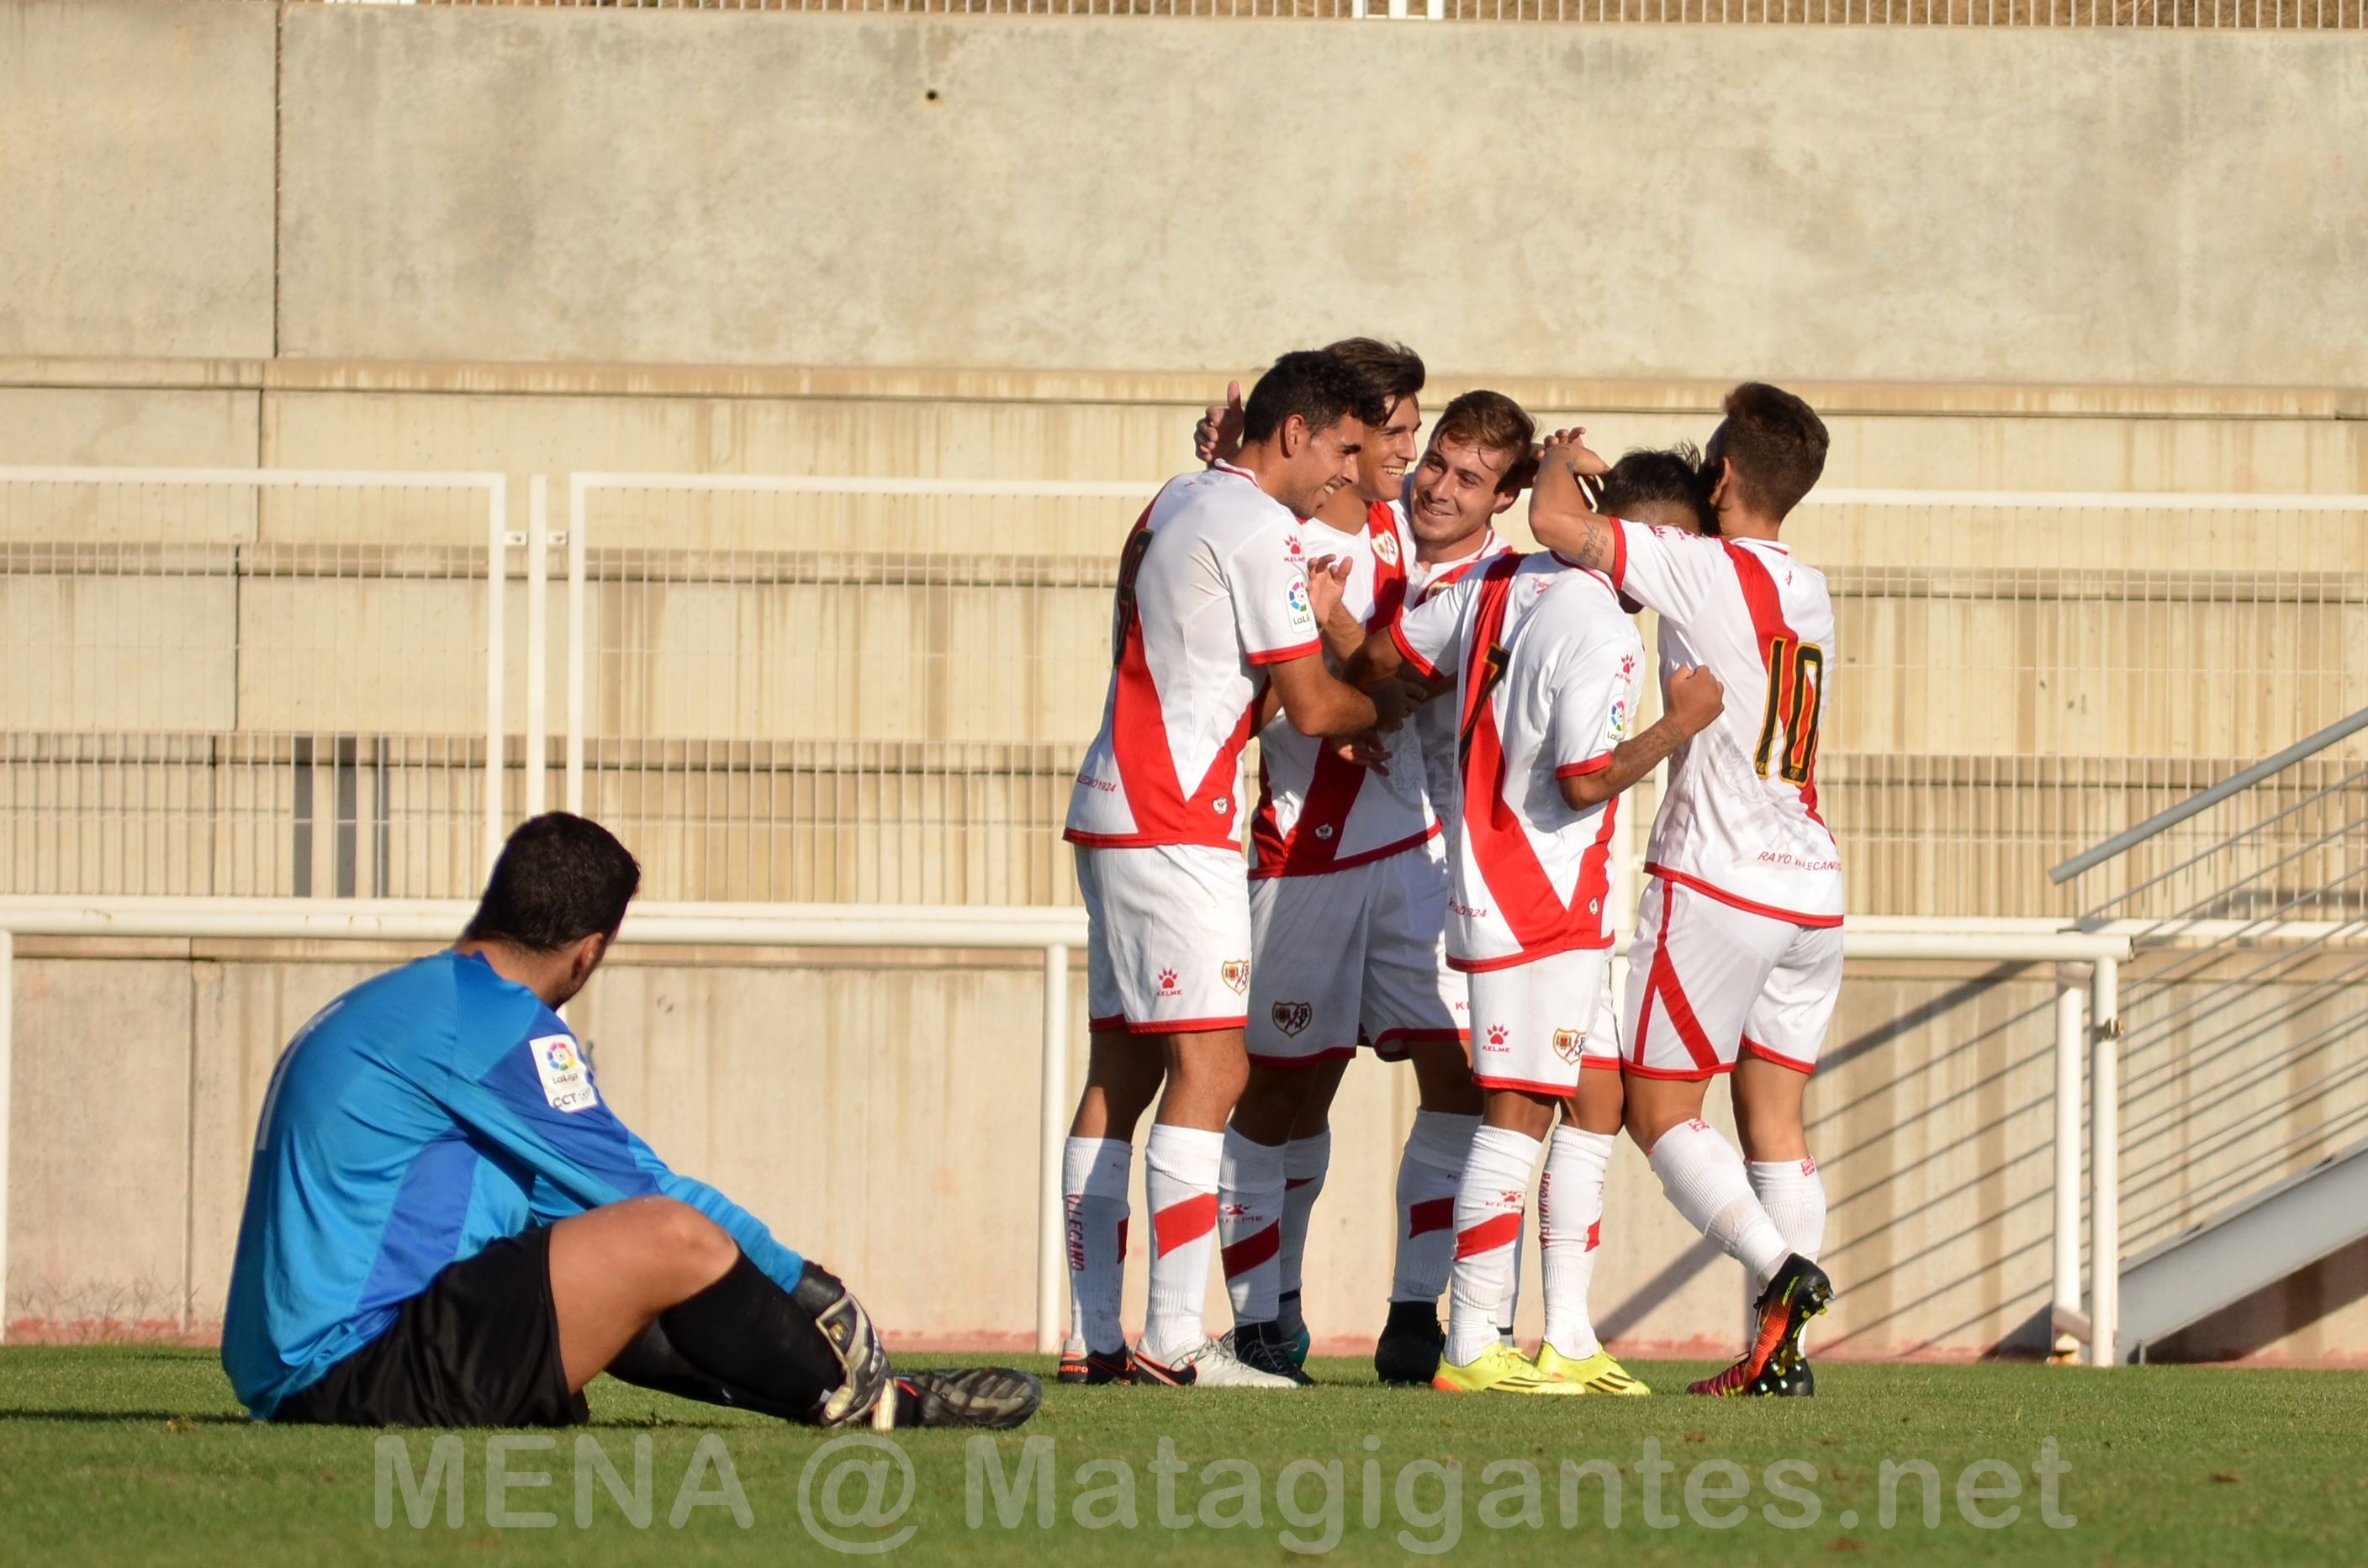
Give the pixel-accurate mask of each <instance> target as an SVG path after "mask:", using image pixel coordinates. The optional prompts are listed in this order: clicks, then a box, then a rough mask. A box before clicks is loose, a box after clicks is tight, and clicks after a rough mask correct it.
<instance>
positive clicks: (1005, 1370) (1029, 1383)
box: [893, 1367, 1044, 1429]
mask: <svg viewBox="0 0 2368 1568" xmlns="http://www.w3.org/2000/svg"><path fill="white" fill-rule="evenodd" d="M893 1386H894V1389H895V1391H896V1425H897V1426H986V1427H993V1428H997V1429H1000V1428H1002V1427H1006V1426H1019V1424H1020V1423H1021V1422H1023V1421H1025V1420H1027V1419H1028V1418H1029V1417H1030V1416H1031V1415H1035V1414H1036V1407H1037V1406H1038V1405H1039V1404H1042V1403H1043V1402H1044V1385H1043V1384H1042V1383H1040V1382H1038V1381H1036V1380H1035V1379H1034V1378H1033V1377H1031V1376H1030V1374H1028V1373H1026V1372H1022V1371H1017V1370H1015V1369H1012V1368H1009V1367H958V1368H951V1369H943V1370H935V1371H927V1372H900V1373H898V1374H897V1375H896V1378H895V1380H894V1384H893Z"/></svg>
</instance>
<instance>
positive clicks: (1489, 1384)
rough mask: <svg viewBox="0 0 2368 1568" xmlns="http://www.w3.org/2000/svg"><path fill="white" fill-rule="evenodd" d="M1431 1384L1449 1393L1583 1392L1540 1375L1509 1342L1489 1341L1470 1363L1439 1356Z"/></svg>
mask: <svg viewBox="0 0 2368 1568" xmlns="http://www.w3.org/2000/svg"><path fill="white" fill-rule="evenodd" d="M1430 1386H1431V1387H1433V1388H1435V1389H1442V1390H1444V1391H1446V1392H1449V1393H1550V1394H1576V1393H1585V1392H1587V1390H1586V1389H1584V1388H1582V1387H1581V1386H1580V1385H1578V1384H1577V1383H1565V1382H1557V1381H1554V1379H1552V1378H1548V1377H1545V1376H1543V1375H1541V1374H1540V1372H1539V1371H1538V1369H1537V1367H1536V1365H1535V1364H1534V1363H1533V1362H1531V1359H1530V1358H1528V1357H1527V1356H1524V1355H1522V1354H1521V1353H1520V1351H1518V1350H1516V1349H1514V1348H1513V1347H1512V1346H1509V1345H1504V1344H1497V1345H1491V1346H1488V1348H1487V1349H1486V1350H1483V1351H1482V1352H1481V1353H1480V1355H1479V1357H1478V1358H1476V1359H1474V1361H1473V1362H1472V1363H1471V1364H1470V1365H1469V1366H1463V1367H1459V1366H1457V1365H1456V1364H1455V1363H1454V1362H1452V1361H1449V1360H1446V1359H1444V1358H1442V1359H1441V1360H1440V1363H1439V1370H1438V1371H1437V1372H1436V1373H1434V1374H1433V1375H1432V1377H1431V1380H1430Z"/></svg>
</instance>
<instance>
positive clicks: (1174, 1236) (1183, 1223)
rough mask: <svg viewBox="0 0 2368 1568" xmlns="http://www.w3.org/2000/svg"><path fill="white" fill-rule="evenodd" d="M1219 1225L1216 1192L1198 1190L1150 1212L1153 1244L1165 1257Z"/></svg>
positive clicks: (1197, 1239) (1160, 1254)
mask: <svg viewBox="0 0 2368 1568" xmlns="http://www.w3.org/2000/svg"><path fill="white" fill-rule="evenodd" d="M1216 1228H1217V1195H1216V1194H1215V1193H1213V1192H1196V1193H1194V1194H1193V1195H1192V1196H1191V1197H1190V1198H1188V1199H1184V1201H1182V1202H1181V1203H1171V1204H1169V1205H1168V1206H1167V1208H1165V1209H1162V1210H1158V1211H1157V1212H1156V1213H1155V1214H1153V1215H1152V1216H1151V1239H1152V1244H1154V1245H1155V1246H1156V1247H1157V1248H1158V1249H1159V1256H1162V1257H1166V1256H1167V1255H1168V1254H1169V1253H1171V1252H1174V1251H1175V1250H1176V1249H1177V1248H1178V1247H1180V1246H1189V1245H1190V1244H1192V1243H1194V1242H1197V1241H1199V1240H1200V1239H1201V1237H1202V1236H1205V1235H1207V1234H1208V1233H1210V1232H1211V1231H1213V1230H1215V1229H1216Z"/></svg>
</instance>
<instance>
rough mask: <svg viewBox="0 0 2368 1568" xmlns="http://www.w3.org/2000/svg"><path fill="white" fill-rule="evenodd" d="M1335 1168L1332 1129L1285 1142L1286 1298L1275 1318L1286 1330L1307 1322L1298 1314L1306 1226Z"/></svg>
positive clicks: (1279, 1281)
mask: <svg viewBox="0 0 2368 1568" xmlns="http://www.w3.org/2000/svg"><path fill="white" fill-rule="evenodd" d="M1331 1168H1332V1130H1331V1129H1330V1128H1329V1127H1327V1128H1326V1129H1325V1130H1324V1131H1321V1132H1318V1133H1316V1134H1315V1136H1313V1137H1310V1138H1294V1139H1292V1141H1291V1142H1288V1143H1285V1144H1284V1145H1283V1146H1282V1252H1281V1256H1279V1257H1278V1258H1277V1259H1276V1263H1277V1266H1278V1267H1277V1270H1276V1285H1275V1289H1276V1290H1279V1291H1281V1295H1282V1296H1283V1297H1284V1298H1288V1299H1287V1300H1284V1301H1281V1307H1280V1310H1279V1312H1278V1314H1277V1319H1276V1321H1277V1322H1279V1323H1280V1324H1281V1325H1282V1331H1283V1333H1285V1334H1297V1333H1298V1332H1299V1331H1300V1330H1301V1329H1302V1328H1303V1327H1304V1326H1305V1324H1304V1321H1303V1320H1301V1318H1300V1315H1299V1310H1298V1309H1299V1285H1300V1270H1301V1267H1302V1266H1303V1265H1304V1264H1305V1263H1306V1261H1307V1226H1308V1222H1309V1221H1312V1220H1314V1219H1315V1200H1316V1199H1319V1198H1321V1197H1323V1196H1324V1176H1325V1173H1326V1171H1329V1170H1330V1169H1331Z"/></svg>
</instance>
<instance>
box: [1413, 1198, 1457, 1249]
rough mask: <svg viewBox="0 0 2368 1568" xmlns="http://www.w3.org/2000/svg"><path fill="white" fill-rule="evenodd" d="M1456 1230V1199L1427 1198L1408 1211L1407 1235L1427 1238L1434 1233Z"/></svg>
mask: <svg viewBox="0 0 2368 1568" xmlns="http://www.w3.org/2000/svg"><path fill="white" fill-rule="evenodd" d="M1454 1228H1455V1199H1452V1198H1427V1199H1423V1200H1422V1201H1421V1202H1420V1203H1417V1204H1415V1205H1414V1206H1413V1207H1411V1208H1409V1209H1408V1210H1406V1235H1407V1237H1408V1238H1409V1239H1411V1238H1413V1237H1415V1236H1427V1235H1429V1234H1430V1233H1432V1232H1433V1231H1452V1230H1453V1229H1454Z"/></svg>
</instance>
